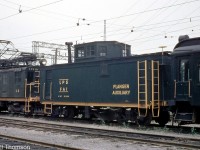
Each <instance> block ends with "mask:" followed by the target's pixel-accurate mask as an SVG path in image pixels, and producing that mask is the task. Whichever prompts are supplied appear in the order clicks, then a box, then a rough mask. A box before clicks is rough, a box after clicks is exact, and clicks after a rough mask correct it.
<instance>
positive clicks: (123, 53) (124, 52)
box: [122, 49, 127, 57]
mask: <svg viewBox="0 0 200 150" xmlns="http://www.w3.org/2000/svg"><path fill="white" fill-rule="evenodd" d="M122 56H123V57H126V56H127V50H126V49H123V50H122Z"/></svg>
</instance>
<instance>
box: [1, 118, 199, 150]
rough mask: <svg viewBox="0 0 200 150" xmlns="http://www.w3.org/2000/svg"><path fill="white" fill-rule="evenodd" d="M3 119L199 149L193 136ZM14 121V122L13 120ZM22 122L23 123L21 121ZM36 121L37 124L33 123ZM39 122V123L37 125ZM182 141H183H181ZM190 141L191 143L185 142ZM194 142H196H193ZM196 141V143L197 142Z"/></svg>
mask: <svg viewBox="0 0 200 150" xmlns="http://www.w3.org/2000/svg"><path fill="white" fill-rule="evenodd" d="M0 119H3V122H0V124H6V125H11V124H12V125H15V126H23V127H24V126H26V127H32V128H39V129H45V130H47V129H48V131H49V130H51V131H57V132H61V133H63V132H72V133H79V134H88V135H94V136H102V137H109V138H118V139H123V140H134V141H138V142H145V143H150V144H157V145H160V144H161V145H170V146H178V147H184V148H193V149H200V139H195V138H186V137H174V136H167V135H157V134H148V133H133V132H127V131H115V130H107V129H96V128H88V127H80V126H79V127H77V126H72V125H58V124H54V123H41V122H36V121H33V122H32V121H24V120H19V119H7V118H6V119H5V118H0ZM13 121H14V122H13ZM17 121H19V122H20V121H21V123H19V122H18V123H17ZM22 122H23V123H22ZM34 123H36V124H37V125H34ZM38 124H39V125H38ZM181 141H183V142H181ZM186 142H191V143H186ZM195 142H196V143H195ZM197 143H198V144H197Z"/></svg>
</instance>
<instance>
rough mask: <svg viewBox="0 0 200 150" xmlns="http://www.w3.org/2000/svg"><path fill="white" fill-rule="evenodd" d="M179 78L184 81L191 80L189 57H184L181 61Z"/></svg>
mask: <svg viewBox="0 0 200 150" xmlns="http://www.w3.org/2000/svg"><path fill="white" fill-rule="evenodd" d="M179 71H180V72H179V80H180V81H182V82H184V81H188V80H189V77H190V75H189V71H190V70H189V61H188V59H183V60H181V61H180V68H179Z"/></svg>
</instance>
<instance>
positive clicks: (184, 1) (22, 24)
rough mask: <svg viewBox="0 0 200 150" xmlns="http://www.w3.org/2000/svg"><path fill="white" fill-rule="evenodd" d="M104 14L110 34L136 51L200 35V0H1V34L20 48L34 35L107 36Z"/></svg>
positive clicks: (66, 38)
mask: <svg viewBox="0 0 200 150" xmlns="http://www.w3.org/2000/svg"><path fill="white" fill-rule="evenodd" d="M19 11H21V13H19ZM83 18H84V19H83ZM104 20H106V31H107V32H106V39H107V40H116V41H119V42H125V43H127V44H130V45H131V46H132V53H133V54H140V53H150V52H155V51H161V49H159V48H158V47H159V46H163V45H165V46H167V48H165V50H167V51H172V50H173V47H174V46H175V44H176V43H177V41H178V37H179V35H184V34H188V35H189V36H190V37H198V36H199V35H200V0H60V1H59V0H0V40H9V41H12V42H13V44H14V45H15V47H16V48H17V49H19V50H20V51H27V52H32V41H44V42H52V43H58V44H64V42H73V43H74V44H75V43H82V42H91V41H100V40H103V36H104ZM77 23H79V26H77ZM131 31H132V32H131ZM165 37H167V38H165Z"/></svg>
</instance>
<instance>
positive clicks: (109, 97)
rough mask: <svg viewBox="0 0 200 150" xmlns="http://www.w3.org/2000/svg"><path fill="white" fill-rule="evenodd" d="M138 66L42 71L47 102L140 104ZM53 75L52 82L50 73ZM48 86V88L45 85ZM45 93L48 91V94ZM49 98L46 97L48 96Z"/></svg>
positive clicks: (91, 65)
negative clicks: (138, 101)
mask: <svg viewBox="0 0 200 150" xmlns="http://www.w3.org/2000/svg"><path fill="white" fill-rule="evenodd" d="M136 68H137V62H129V63H127V62H126V61H125V62H118V63H116V62H112V61H106V62H93V63H87V64H86V65H73V66H67V65H66V67H61V68H60V69H59V67H58V66H57V67H56V68H55V69H52V68H49V70H41V76H42V77H44V76H46V77H44V78H45V80H41V84H42V86H44V85H45V88H44V87H43V88H42V89H43V91H41V93H42V97H43V98H44V99H43V100H48V97H50V99H51V100H53V101H59V102H80V103H99V104H96V105H101V104H100V103H127V104H128V103H132V104H133V103H136V102H137V70H136ZM50 71H51V72H52V79H51V80H49V79H48V75H47V72H50ZM44 83H45V84H44ZM44 89H45V90H44ZM44 95H45V96H44Z"/></svg>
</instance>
